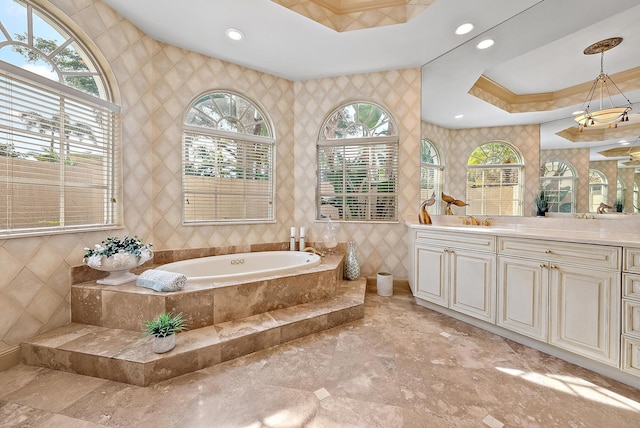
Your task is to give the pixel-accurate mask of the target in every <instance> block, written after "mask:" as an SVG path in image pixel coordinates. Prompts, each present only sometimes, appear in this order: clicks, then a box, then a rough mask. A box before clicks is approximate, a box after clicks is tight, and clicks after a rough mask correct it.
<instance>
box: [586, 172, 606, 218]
mask: <svg viewBox="0 0 640 428" xmlns="http://www.w3.org/2000/svg"><path fill="white" fill-rule="evenodd" d="M608 190H609V184H608V181H607V177H606V176H605V175H604V174H603V173H602V171H599V170H597V169H593V168H590V169H589V212H592V213H594V212H596V211H598V208H599V207H600V204H601V203H604V204H607V205H608V203H607V193H608Z"/></svg>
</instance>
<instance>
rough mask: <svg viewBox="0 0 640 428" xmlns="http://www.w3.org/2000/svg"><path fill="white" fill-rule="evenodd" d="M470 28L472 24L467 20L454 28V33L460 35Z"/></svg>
mask: <svg viewBox="0 0 640 428" xmlns="http://www.w3.org/2000/svg"><path fill="white" fill-rule="evenodd" d="M471 30H473V24H472V23H470V22H467V23H464V24H462V25H461V26H459V27H458V28H456V34H457V35H459V36H461V35H463V34H467V33H469V32H470V31H471Z"/></svg>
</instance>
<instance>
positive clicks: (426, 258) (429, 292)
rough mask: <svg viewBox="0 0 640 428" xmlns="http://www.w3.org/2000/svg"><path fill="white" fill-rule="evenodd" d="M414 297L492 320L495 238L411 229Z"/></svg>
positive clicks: (493, 317) (493, 318) (493, 320)
mask: <svg viewBox="0 0 640 428" xmlns="http://www.w3.org/2000/svg"><path fill="white" fill-rule="evenodd" d="M412 240H413V246H412V247H413V252H414V254H413V259H414V260H415V267H414V269H413V270H414V277H413V281H412V282H413V291H414V295H415V296H416V297H419V298H421V299H424V300H426V301H429V302H433V303H436V304H438V305H440V306H444V307H447V308H450V309H453V310H455V311H457V312H460V313H463V314H466V315H469V316H471V317H474V318H478V319H481V320H483V321H487V322H490V323H495V283H496V282H495V264H496V256H495V238H494V237H493V236H465V235H462V234H457V233H453V234H451V233H446V232H439V231H431V232H426V231H420V230H417V231H414V232H413V235H412Z"/></svg>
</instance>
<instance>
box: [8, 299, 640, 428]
mask: <svg viewBox="0 0 640 428" xmlns="http://www.w3.org/2000/svg"><path fill="white" fill-rule="evenodd" d="M0 426H2V427H14V426H16V427H64V428H67V427H95V426H109V427H154V428H156V427H255V428H262V427H349V428H351V427H491V428H494V427H502V426H505V427H597V428H608V427H612V428H613V427H615V428H622V427H636V428H637V427H640V391H639V390H636V389H634V388H631V387H629V386H625V385H623V384H620V383H618V382H615V381H612V380H610V379H608V378H605V377H603V376H600V375H597V374H595V373H592V372H590V371H588V370H585V369H582V368H580V367H576V366H574V365H572V364H569V363H566V362H563V361H561V360H559V359H557V358H554V357H551V356H548V355H546V354H543V353H540V352H538V351H535V350H533V349H531V348H527V347H525V346H522V345H519V344H517V343H515V342H512V341H509V340H506V339H503V338H501V337H499V336H496V335H493V334H491V333H488V332H484V331H482V330H479V329H477V328H474V327H471V326H469V325H467V324H464V323H462V322H459V321H456V320H453V319H451V318H449V317H446V316H444V315H440V314H438V313H435V312H432V311H430V310H427V309H424V308H421V307H419V306H416V304H415V303H414V301H413V298H412V297H411V295H410V294H409V292H408V291H403V290H400V291H398V290H396V292H395V294H394V296H393V297H391V298H389V297H379V296H377V295H376V294H375V292H374V291H373V290H370V291H369V292H368V294H367V298H366V311H365V318H364V319H363V320H360V321H356V322H353V323H351V324H348V325H345V326H342V327H337V328H334V329H331V330H328V331H326V332H323V333H319V334H315V335H312V336H308V337H305V338H302V339H298V340H295V341H293V342H289V343H287V344H284V345H280V346H277V347H274V348H270V349H268V350H265V351H260V352H257V353H254V354H251V355H247V356H245V357H241V358H238V359H236V360H233V361H229V362H226V363H222V364H220V365H217V366H214V367H211V368H208V369H204V370H200V371H198V372H195V373H192V374H188V375H184V376H181V377H178V378H175V379H173V380H170V381H165V382H162V383H159V384H156V385H154V386H151V387H147V388H144V387H137V386H132V385H126V384H122V383H117V382H112V381H107V380H102V379H97V378H92V377H86V376H81V375H75V374H70V373H63V372H58V371H55V370H49V369H44V368H37V367H30V366H25V365H19V366H16V367H14V368H12V369H10V370H7V371H4V372H0Z"/></svg>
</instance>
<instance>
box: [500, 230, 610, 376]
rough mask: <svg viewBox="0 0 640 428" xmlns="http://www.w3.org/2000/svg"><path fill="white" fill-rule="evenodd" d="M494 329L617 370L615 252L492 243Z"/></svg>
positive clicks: (529, 243)
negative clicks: (495, 303)
mask: <svg viewBox="0 0 640 428" xmlns="http://www.w3.org/2000/svg"><path fill="white" fill-rule="evenodd" d="M498 254H499V269H500V271H499V272H500V273H499V276H498V319H497V324H498V325H500V326H502V327H505V328H507V329H509V330H512V331H515V332H518V333H520V334H523V335H526V336H529V337H532V338H535V339H538V340H541V341H546V342H547V343H549V344H551V345H553V346H556V347H558V348H562V349H565V350H568V351H571V352H574V353H576V354H579V355H582V356H585V357H589V358H591V359H594V360H597V361H600V362H602V363H605V364H608V365H612V366H616V367H617V366H618V364H619V349H620V326H619V319H620V255H621V253H620V248H618V247H609V246H602V245H591V244H579V243H568V242H553V241H543V240H535V239H517V238H498Z"/></svg>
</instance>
